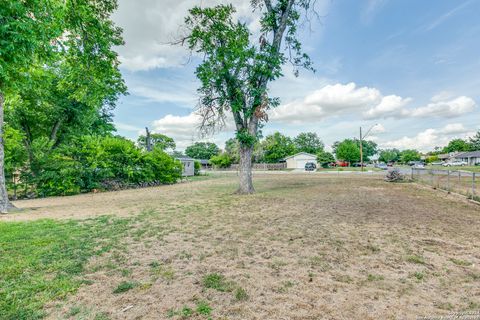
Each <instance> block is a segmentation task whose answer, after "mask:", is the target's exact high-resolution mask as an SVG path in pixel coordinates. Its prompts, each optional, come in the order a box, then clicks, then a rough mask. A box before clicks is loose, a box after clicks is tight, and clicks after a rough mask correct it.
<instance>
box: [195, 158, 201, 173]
mask: <svg viewBox="0 0 480 320" xmlns="http://www.w3.org/2000/svg"><path fill="white" fill-rule="evenodd" d="M201 168H202V165H201V164H200V161H196V160H195V162H194V169H193V170H194V174H195V175H196V176H199V175H200V169H201Z"/></svg>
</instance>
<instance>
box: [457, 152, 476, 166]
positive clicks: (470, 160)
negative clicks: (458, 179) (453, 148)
mask: <svg viewBox="0 0 480 320" xmlns="http://www.w3.org/2000/svg"><path fill="white" fill-rule="evenodd" d="M455 159H457V160H461V161H465V162H466V163H467V164H468V165H469V166H475V165H477V164H480V150H479V151H470V152H461V153H458V154H457V155H456V156H455Z"/></svg>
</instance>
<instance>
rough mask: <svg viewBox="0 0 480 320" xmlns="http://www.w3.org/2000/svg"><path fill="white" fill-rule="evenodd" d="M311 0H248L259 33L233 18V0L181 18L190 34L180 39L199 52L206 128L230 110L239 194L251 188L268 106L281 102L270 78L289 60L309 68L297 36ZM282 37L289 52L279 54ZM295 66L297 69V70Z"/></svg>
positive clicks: (211, 128)
mask: <svg viewBox="0 0 480 320" xmlns="http://www.w3.org/2000/svg"><path fill="white" fill-rule="evenodd" d="M311 2H312V3H313V1H311V0H274V1H272V0H264V1H261V0H252V1H251V6H252V9H253V10H256V11H257V12H261V14H262V16H261V19H260V24H261V34H260V36H259V39H255V40H253V39H251V37H252V35H251V33H250V31H249V30H248V28H247V26H246V24H244V23H241V22H238V21H235V20H234V18H233V13H234V12H235V10H234V8H233V6H231V5H219V6H216V7H213V8H200V7H195V8H193V9H191V10H190V12H189V15H188V17H187V18H186V19H185V23H186V27H187V28H188V35H187V36H186V37H185V39H184V40H183V41H182V43H185V42H186V43H187V45H188V47H189V48H190V49H191V50H192V51H196V52H199V53H201V54H202V55H203V62H202V63H201V64H200V65H199V66H198V67H197V70H196V75H197V77H198V78H199V80H200V82H201V87H200V88H199V89H198V92H199V93H200V95H201V100H200V103H199V109H198V110H199V113H200V114H201V116H202V118H203V123H202V128H203V130H204V131H214V130H216V129H217V128H218V127H219V126H222V125H223V124H224V123H225V119H226V115H227V113H231V114H232V115H233V119H234V122H235V126H236V138H237V139H238V141H239V143H240V166H239V167H240V169H239V178H240V187H239V189H238V192H239V193H242V194H248V193H253V192H254V188H253V183H252V152H253V148H254V144H255V141H256V140H257V138H258V135H259V128H260V127H261V125H262V123H265V122H266V121H267V120H268V117H267V110H268V109H269V108H272V107H275V106H277V105H278V104H279V100H278V99H276V98H270V97H268V89H267V86H268V83H270V82H271V81H273V80H275V79H278V78H279V77H280V76H282V73H281V68H282V65H283V64H285V63H286V62H287V61H288V60H290V61H291V62H292V63H293V64H294V65H295V66H296V67H305V68H311V61H310V59H309V57H308V56H307V55H306V54H304V53H303V52H302V50H301V44H300V42H299V41H298V39H297V37H296V32H297V25H298V24H299V20H300V18H301V15H302V13H305V12H306V13H308V12H309V10H310V9H311ZM283 40H285V44H286V48H287V49H288V50H287V51H288V52H289V53H290V56H286V55H285V54H284V53H283V50H284V47H283V46H282V42H283ZM297 71H298V70H297Z"/></svg>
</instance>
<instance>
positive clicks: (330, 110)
mask: <svg viewBox="0 0 480 320" xmlns="http://www.w3.org/2000/svg"><path fill="white" fill-rule="evenodd" d="M447 96H448V97H450V96H451V94H450V93H446V92H443V93H440V94H437V95H435V96H433V97H432V99H431V102H430V103H429V104H427V105H425V106H422V107H418V108H407V105H408V104H409V103H411V101H412V99H411V98H403V97H401V96H398V95H388V96H383V95H382V94H381V92H380V90H378V89H376V88H370V87H358V86H357V85H356V84H355V83H353V82H351V83H348V84H338V83H337V84H333V85H332V84H330V85H326V86H324V87H322V88H321V89H319V90H315V91H313V92H310V93H309V94H307V95H306V96H305V97H304V98H303V99H297V100H294V101H292V102H289V103H286V104H283V105H280V106H279V107H278V108H276V109H274V110H271V111H270V118H271V119H272V120H274V121H279V122H285V123H292V124H298V123H303V122H314V121H319V120H323V119H325V118H327V117H331V116H338V115H346V114H348V113H351V114H360V115H362V116H363V118H364V119H381V118H396V119H400V118H411V117H416V118H426V117H443V118H451V117H458V116H461V115H464V114H466V113H468V112H472V111H473V110H474V109H475V107H476V103H475V101H474V100H473V99H472V98H470V97H466V96H460V97H457V98H453V99H450V100H445V99H444V98H445V97H447ZM442 99H443V100H442Z"/></svg>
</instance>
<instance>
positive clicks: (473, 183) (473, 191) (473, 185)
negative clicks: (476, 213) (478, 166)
mask: <svg viewBox="0 0 480 320" xmlns="http://www.w3.org/2000/svg"><path fill="white" fill-rule="evenodd" d="M474 198H475V172H472V199H473V200H475V199H474Z"/></svg>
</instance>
